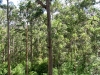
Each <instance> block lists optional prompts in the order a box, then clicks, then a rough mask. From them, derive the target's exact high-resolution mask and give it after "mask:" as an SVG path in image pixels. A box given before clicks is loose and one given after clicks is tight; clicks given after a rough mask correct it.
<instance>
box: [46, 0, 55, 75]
mask: <svg viewBox="0 0 100 75" xmlns="http://www.w3.org/2000/svg"><path fill="white" fill-rule="evenodd" d="M46 9H47V32H48V53H49V55H48V56H49V60H48V75H52V68H53V62H52V44H51V15H50V0H46Z"/></svg>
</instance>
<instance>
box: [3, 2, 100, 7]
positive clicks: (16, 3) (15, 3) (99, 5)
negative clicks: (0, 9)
mask: <svg viewBox="0 0 100 75" xmlns="http://www.w3.org/2000/svg"><path fill="white" fill-rule="evenodd" d="M6 1H7V0H3V3H4V4H6V3H7V2H6ZM10 1H12V2H13V3H14V5H16V6H17V5H18V3H19V2H20V0H9V2H10ZM62 1H63V0H62ZM96 1H97V2H98V1H100V0H96ZM95 7H96V8H100V3H99V4H97V5H95Z"/></svg>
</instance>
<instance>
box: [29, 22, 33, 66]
mask: <svg viewBox="0 0 100 75" xmlns="http://www.w3.org/2000/svg"><path fill="white" fill-rule="evenodd" d="M30 25H31V38H30V42H31V45H30V49H31V64H32V63H33V50H32V22H30Z"/></svg>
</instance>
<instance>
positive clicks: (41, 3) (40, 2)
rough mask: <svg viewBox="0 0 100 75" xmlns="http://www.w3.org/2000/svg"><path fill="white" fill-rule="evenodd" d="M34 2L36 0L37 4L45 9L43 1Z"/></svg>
mask: <svg viewBox="0 0 100 75" xmlns="http://www.w3.org/2000/svg"><path fill="white" fill-rule="evenodd" d="M36 2H37V3H38V4H40V5H41V6H42V7H43V8H45V9H46V5H45V4H43V2H42V1H40V0H37V1H36Z"/></svg>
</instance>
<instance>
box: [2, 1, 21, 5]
mask: <svg viewBox="0 0 100 75" xmlns="http://www.w3.org/2000/svg"><path fill="white" fill-rule="evenodd" d="M10 1H11V2H13V3H14V5H16V6H17V5H18V3H19V2H20V0H9V2H10ZM3 4H7V0H3Z"/></svg>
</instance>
